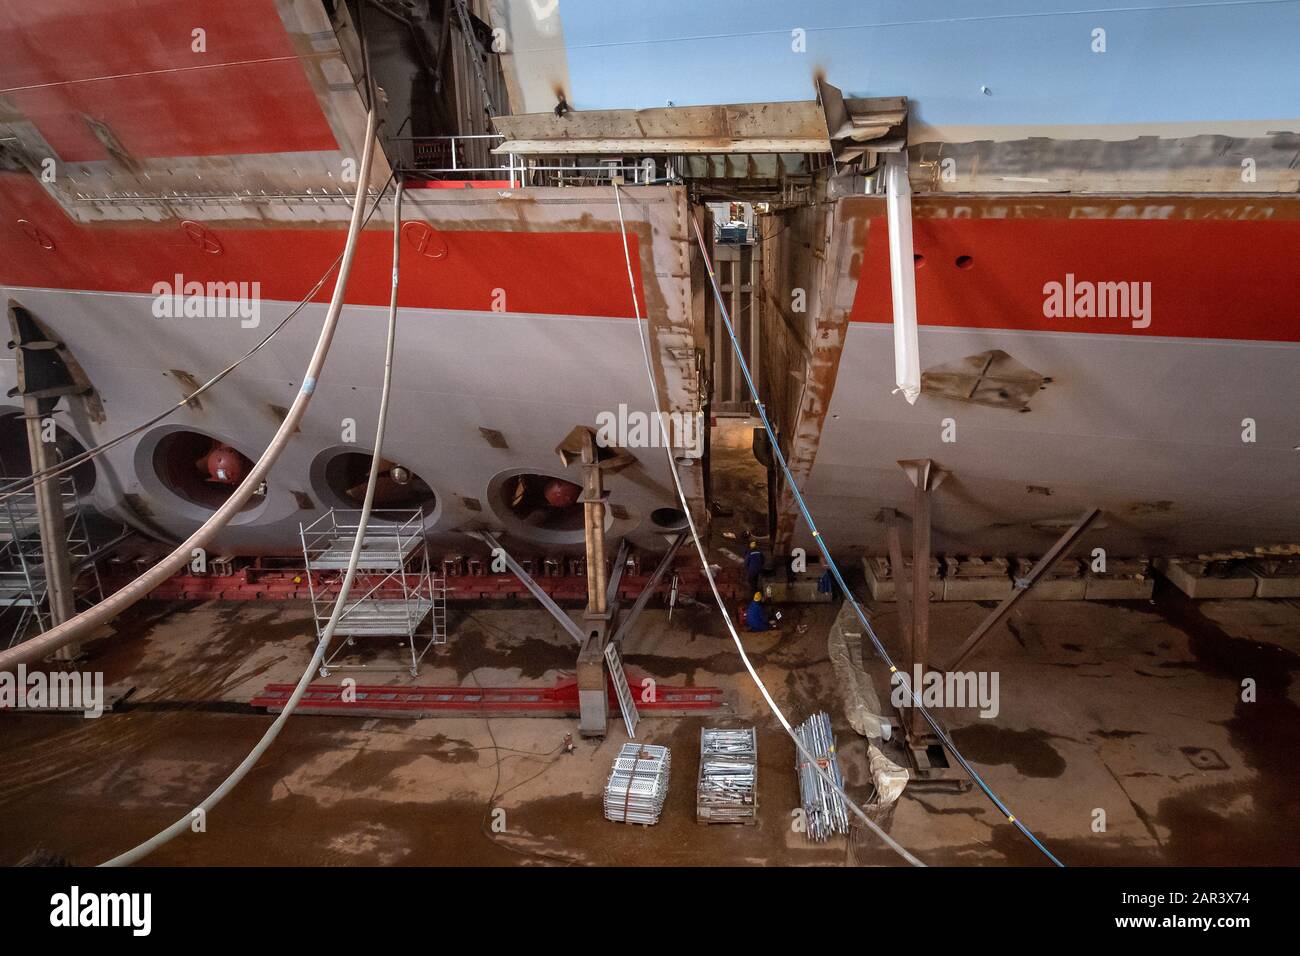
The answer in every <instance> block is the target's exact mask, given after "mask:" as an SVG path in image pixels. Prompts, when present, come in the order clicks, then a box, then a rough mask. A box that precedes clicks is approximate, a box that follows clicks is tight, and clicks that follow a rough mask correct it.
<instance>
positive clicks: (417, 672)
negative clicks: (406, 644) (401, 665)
mask: <svg viewBox="0 0 1300 956" xmlns="http://www.w3.org/2000/svg"><path fill="white" fill-rule="evenodd" d="M411 676H412V677H419V676H420V668H418V667H412V668H411Z"/></svg>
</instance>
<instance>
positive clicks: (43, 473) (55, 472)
mask: <svg viewBox="0 0 1300 956" xmlns="http://www.w3.org/2000/svg"><path fill="white" fill-rule="evenodd" d="M395 177H396V173H390V174H389V176H388V181H387V182H385V183H384V185H383V186H382V187H381V188H380V190H379V193H378V194H377V195H376V196H375V201H374V204H373V205H372V206H371V207H370V211H369V212H368V213H366V218H365V219H364V220H363V221H362V223H361V225H362V228H365V226H366V224H367V223H369V222H370V218H371V217H372V216H373V215H374V214H375V212H376V211H377V210H378V209H379V203H380V201H381V200H382V199H383V198H384V193H385V192H386V191H387V190H388V187H389V186H390V185H392V182H393V179H394V178H395ZM342 261H343V253H341V252H340V253H339V254H338V257H337V258H335V260H334V262H333V263H332V264H331V265H330V267H329V268H328V269H327V270H326V271H325V274H324V275H322V276H321V277H320V280H319V281H318V282H317V283H316V285H314V286H313V287H312V289H311V291H310V292H308V293H307V295H306V296H305V297H304V298H303V299H302V301H301V302H299V303H298V304H297V305H296V306H294V307H293V310H292V311H291V312H290V313H289V314H288V315H286V316H285V317H284V318H283V319H281V320H280V322H279V323H278V324H277V325H276V326H275V328H273V329H272V330H271V331H270V332H268V333H267V334H266V336H265V337H264V338H263V339H262V340H261V341H260V342H258V343H257V344H256V345H254V346H253V347H252V348H251V349H249V350H248V351H247V352H245V353H244V354H243V355H242V356H240V357H239V358H238V359H236V360H235V361H234V362H233V363H231V364H230V365H227V366H226V367H225V368H224V369H222V370H221V371H220V372H218V373H217V374H216V375H214V376H213V377H212V378H210V379H208V380H207V381H206V382H204V383H203V384H202V385H200V386H199V387H198V388H197V389H195V390H194V391H193V392H191V393H190V394H189V395H186V396H185V397H184V398H182V399H181V400H180V401H179V402H177V403H176V404H175V405H173V406H171V407H170V408H168V409H167V410H166V411H164V412H162V413H160V414H158V415H155V416H154V417H153V418H151V419H149V420H148V421H147V422H144V423H142V424H140V425H137V426H135V427H134V428H132V429H131V430H129V431H126V432H123V433H122V434H120V435H118V436H117V437H116V438H110V439H109V440H108V441H106V442H102V443H100V444H98V445H96V446H94V447H93V448H89V449H87V450H86V451H83V452H81V453H79V454H76V455H73V456H72V457H71V458H69V459H67V460H66V461H62V462H60V463H59V464H57V465H51V466H50V467H49V468H43V469H41V470H40V471H38V472H34V473H33V474H31V475H28V476H27V477H26V478H22V479H19V480H18V481H15V482H11V483H10V484H8V485H5V486H4V487H3V488H0V503H3V502H5V501H7V500H9V499H10V498H12V497H13V496H14V495H16V494H18V493H20V492H23V491H26V490H27V489H29V488H33V487H35V486H36V485H38V484H40V483H42V482H45V481H48V480H49V479H51V478H56V477H58V476H59V475H62V474H65V473H67V472H69V471H72V470H73V469H75V468H77V467H79V466H81V465H83V464H85V463H86V462H88V461H91V460H92V459H94V458H97V457H99V455H101V454H103V453H104V452H106V451H108V450H109V449H110V448H113V447H114V446H116V445H119V444H121V443H122V442H124V441H126V440H127V439H128V438H131V437H133V436H135V435H138V434H140V433H141V432H143V431H145V430H147V429H149V428H152V427H153V426H154V425H157V424H158V423H159V422H161V421H163V420H164V419H165V418H168V417H170V416H171V415H173V414H174V413H176V412H178V411H180V410H181V409H182V408H185V407H187V406H188V405H189V404H190V402H192V401H194V399H196V398H198V397H199V396H200V395H202V394H204V393H205V392H207V391H208V390H209V389H210V388H212V387H213V386H214V385H216V384H217V383H218V382H220V381H221V380H222V379H224V378H225V377H226V376H227V375H229V374H230V373H231V372H233V371H234V370H235V369H236V368H238V367H239V366H240V365H242V364H243V363H244V362H245V361H246V360H248V359H249V358H251V357H252V356H253V355H254V354H256V353H257V352H259V351H261V350H262V348H263V347H264V346H265V345H266V343H268V342H270V341H271V339H272V338H274V337H275V335H276V333H277V332H279V331H280V330H281V329H282V328H284V327H285V326H286V325H288V324H289V320H290V319H292V318H293V317H294V316H296V315H297V314H298V313H299V312H301V311H302V310H303V309H304V308H306V307H307V305H308V304H309V303H310V302H311V300H312V297H313V296H315V295H316V293H317V292H318V291H320V289H321V287H322V286H323V285H325V280H327V279H328V278H329V277H330V275H331V274H332V273H333V272H334V270H335V269H336V268H338V264H339V263H340V262H342Z"/></svg>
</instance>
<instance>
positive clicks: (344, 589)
mask: <svg viewBox="0 0 1300 956" xmlns="http://www.w3.org/2000/svg"><path fill="white" fill-rule="evenodd" d="M396 207H397V208H396V210H395V211H394V213H393V290H392V295H391V297H390V299H389V304H388V340H387V342H386V344H385V349H384V384H383V389H382V391H381V393H380V398H379V424H378V425H377V426H376V428H375V450H374V453H373V454H372V455H371V458H370V478H369V480H368V482H367V484H366V497H365V501H364V502H363V503H362V505H361V518H360V520H359V521H358V522H357V537H356V540H355V541H353V542H352V553H351V554H350V555H349V556H348V569H347V573H346V574H344V575H343V584H342V586H341V587H340V588H339V596H338V598H337V600H335V602H334V610H333V611H332V612H331V613H330V618H329V621H328V622H327V623H326V624H325V630H324V631H323V632H322V633H321V636H320V640H319V641H318V642H317V644H316V653H315V654H313V655H312V658H311V660H310V661H309V662H308V664H307V669H306V670H304V671H303V672H302V677H301V678H299V680H298V686H296V687H295V688H294V689H293V693H292V694H291V695H290V696H289V700H288V701H287V702H286V703H285V705H284V710H282V711H280V713H279V714H278V715H277V716H276V718H275V721H274V722H273V723H272V724H271V726H270V727H268V728H267V731H266V733H265V734H263V735H262V739H261V740H259V741H258V742H257V745H256V746H255V747H254V748H253V749H252V750H251V751H249V754H248V756H247V757H245V758H244V759H243V761H242V762H240V764H239V766H238V767H236V768H235V769H234V770H233V771H231V773H230V776H228V777H226V779H225V780H223V781H221V784H220V786H218V787H217V789H216V790H213V791H212V793H211V794H209V795H208V797H207V799H205V800H204V801H203V802H202V803H200V804H199V805H198V807H196V808H195V809H194V810H191V811H190V812H189V813H188V814H186V815H185V816H183V817H181V818H180V819H179V820H177V821H176V822H175V823H173V824H172V825H171V826H169V827H168V828H167V829H165V830H163V831H162V832H161V833H159V834H157V835H155V836H153V837H150V838H149V839H148V840H145V841H144V842H143V843H141V844H140V845H139V846H137V847H135V848H133V849H130V850H127V851H126V852H125V853H122V854H119V855H118V856H115V857H113V858H112V859H111V860H108V861H106V862H104V863H102V864H100V865H101V866H128V865H130V864H132V863H135V862H137V861H138V860H142V859H144V858H145V857H146V856H148V855H149V854H150V853H152V852H153V851H154V850H156V849H158V848H159V847H160V846H162V845H163V844H165V843H167V842H169V841H170V840H172V839H173V838H174V837H176V836H179V835H180V834H182V833H184V832H185V831H186V830H187V829H190V828H191V827H192V826H193V825H194V822H195V820H196V819H203V820H204V822H205V825H206V817H207V814H208V812H209V811H210V810H211V809H212V808H213V807H215V806H216V805H217V804H218V803H220V802H221V801H222V800H223V799H224V798H225V796H226V794H228V793H230V791H231V790H233V789H235V787H236V786H237V785H238V784H239V782H240V781H241V780H243V779H244V777H245V776H247V774H248V771H250V770H252V769H253V767H254V765H255V764H256V763H257V762H258V760H260V759H261V758H262V755H263V754H264V753H266V751H267V750H268V749H269V748H270V746H271V744H272V743H274V742H275V738H276V737H278V736H279V735H280V731H281V729H282V728H283V727H284V724H285V722H286V721H287V720H288V719H289V715H290V714H292V713H293V712H294V710H295V709H296V708H297V706H298V702H299V701H300V700H302V696H303V694H305V693H306V692H307V687H308V685H309V684H311V679H312V675H313V674H315V672H316V669H317V668H318V667H320V664H321V661H323V660H324V659H325V654H326V652H327V651H328V650H329V644H330V640H331V639H332V638H333V637H334V631H335V629H336V628H337V627H338V624H339V620H340V619H341V618H342V617H343V610H344V607H345V605H346V604H347V600H348V594H349V593H350V592H351V590H352V582H353V580H354V579H355V578H356V574H357V564H358V563H359V561H360V559H361V547H362V545H363V544H364V543H365V537H366V526H367V525H368V524H369V523H370V511H371V507H372V506H373V505H374V501H375V484H376V482H377V480H378V478H379V470H380V462H381V461H382V459H383V448H384V426H385V424H386V423H387V421H388V397H389V393H390V391H391V390H392V384H393V347H394V343H395V341H396V333H397V278H398V268H397V266H398V258H399V254H398V250H399V241H400V236H401V227H402V181H401V179H398V181H397V199H396Z"/></svg>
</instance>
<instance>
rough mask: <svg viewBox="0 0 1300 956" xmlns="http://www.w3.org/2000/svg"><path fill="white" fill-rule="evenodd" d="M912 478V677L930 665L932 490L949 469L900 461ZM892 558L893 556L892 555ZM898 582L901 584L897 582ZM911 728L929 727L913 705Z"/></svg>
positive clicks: (927, 461)
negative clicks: (945, 470)
mask: <svg viewBox="0 0 1300 956" xmlns="http://www.w3.org/2000/svg"><path fill="white" fill-rule="evenodd" d="M898 464H899V465H900V466H901V467H902V469H903V471H904V472H905V473H906V474H907V477H908V480H909V481H911V482H912V492H913V493H912V502H913V504H912V602H911V603H912V607H911V611H912V627H911V635H912V639H911V641H910V642H909V644H910V648H909V650H910V651H911V653H910V654H909V655H908V656H909V660H908V670H907V673H908V679H909V680H911V675H912V674H914V673H916V665H917V664H920V665H921V670H922V671H923V672H924V671H925V669H926V658H927V657H928V656H929V653H930V492H932V491H934V490H935V489H936V488H938V487H939V485H940V484H942V483H943V479H944V478H945V477H946V475H947V473H946V472H944V471H942V470H941V469H940V468H939V467H938V466H937V465H935V463H934V462H933V461H931V460H930V459H929V458H920V459H916V460H913V461H900V462H899V463H898ZM891 560H892V559H891ZM895 586H897V585H895ZM909 710H910V711H911V716H910V718H909V732H910V735H912V736H920V735H922V734H924V733H925V732H926V731H925V727H926V724H925V718H923V717H922V716H921V713H920V711H918V710H916V708H909Z"/></svg>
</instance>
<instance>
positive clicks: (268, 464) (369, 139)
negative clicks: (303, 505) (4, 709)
mask: <svg viewBox="0 0 1300 956" xmlns="http://www.w3.org/2000/svg"><path fill="white" fill-rule="evenodd" d="M375 122H376V121H375V112H374V110H371V111H370V114H369V116H368V117H367V120H366V143H365V148H364V149H363V151H362V154H361V169H360V173H359V175H358V177H357V193H356V197H355V199H354V200H353V203H352V221H351V223H350V224H349V226H348V238H347V244H346V246H345V247H344V250H343V261H342V263H340V265H339V274H338V277H337V278H336V279H335V281H334V294H333V295H332V296H331V297H330V304H329V309H328V311H327V312H326V313H325V324H324V326H323V327H322V328H321V332H320V337H319V338H318V339H317V340H316V349H315V351H314V352H313V353H312V357H311V361H310V362H308V364H307V370H306V372H305V374H304V376H303V380H302V386H301V388H299V390H298V394H297V395H296V396H295V397H294V400H293V404H292V405H291V406H290V407H289V411H288V413H287V414H286V415H285V416H284V420H283V421H282V422H281V423H280V428H279V429H278V430H277V431H276V433H275V437H273V438H272V439H271V442H270V444H268V445H267V447H266V450H265V451H264V452H262V457H261V458H259V459H258V460H257V463H256V464H255V465H254V466H253V467H252V468H251V469H250V470H249V472H248V477H246V478H245V479H244V481H243V483H242V484H241V485H240V486H239V487H238V488H236V489H235V491H234V493H233V494H232V495H231V496H230V497H229V498H227V499H226V501H225V502H224V503H223V504H222V506H221V507H220V508H218V509H217V511H216V512H215V513H214V514H213V515H212V517H210V518H209V519H208V520H207V521H205V522H204V523H203V524H202V525H201V526H200V527H199V529H198V530H197V531H195V532H194V533H193V534H192V535H190V536H189V537H188V538H187V539H185V541H184V542H183V543H181V544H180V545H179V546H178V547H177V548H176V550H174V551H173V552H172V553H171V554H169V555H167V557H165V558H163V559H162V560H161V561H159V562H158V563H157V564H155V565H154V566H153V567H152V568H150V569H149V570H148V571H146V572H145V573H144V574H142V575H140V577H138V578H136V579H135V580H134V581H132V582H131V583H130V584H128V585H127V586H126V587H124V588H122V589H121V590H120V591H117V592H116V593H114V594H112V595H110V596H109V597H107V598H105V599H104V600H103V601H101V602H99V603H98V604H96V605H95V606H94V607H92V608H89V609H88V610H85V611H82V612H81V613H80V614H78V615H76V616H75V617H73V618H71V619H70V620H67V621H64V622H63V623H62V624H58V625H56V626H55V627H53V628H51V629H50V630H48V631H46V632H45V633H44V634H41V635H38V636H37V637H34V638H32V639H31V640H28V641H24V642H23V643H21V644H18V645H15V646H14V647H11V648H9V649H8V650H6V651H0V671H2V670H10V669H12V668H15V667H17V666H18V665H19V664H27V663H33V662H35V661H39V660H41V659H43V658H44V657H45V656H46V655H48V654H51V653H53V652H54V651H56V650H58V649H59V648H60V647H63V646H64V645H67V644H71V643H72V642H74V641H76V640H78V639H80V638H82V637H84V636H86V635H88V634H89V633H91V632H92V631H93V630H94V629H95V628H97V627H99V626H100V625H101V624H105V623H107V622H108V621H111V620H113V618H115V617H117V616H118V615H119V614H121V613H122V612H123V611H125V610H126V609H127V608H129V607H131V606H132V605H133V604H135V603H136V602H137V601H140V600H142V599H143V598H144V597H146V596H147V595H148V594H149V592H150V591H152V590H153V589H154V588H156V587H158V585H160V584H162V583H163V582H164V581H166V580H167V579H168V578H170V577H171V576H172V575H173V574H175V573H176V572H177V571H179V570H180V569H181V568H183V567H185V565H187V564H189V562H190V561H191V560H192V558H193V553H194V550H195V549H196V548H203V547H204V546H206V545H207V544H208V542H210V541H211V540H212V537H213V535H215V534H216V533H217V532H218V531H220V530H221V529H222V528H224V527H225V526H226V525H227V524H229V523H230V521H231V519H232V518H234V517H235V516H236V515H237V514H239V512H240V511H241V510H243V507H244V505H245V504H247V502H248V499H249V498H251V497H252V496H253V493H254V492H255V491H257V489H258V487H259V486H260V485H261V484H262V482H263V480H265V478H266V476H267V474H268V473H269V472H270V470H271V468H272V467H273V466H274V465H275V463H276V461H277V460H278V459H279V457H280V454H281V453H282V452H283V451H284V449H285V447H286V446H287V445H288V444H289V442H290V441H291V440H292V439H293V436H294V434H295V433H296V432H297V431H298V426H299V424H300V423H301V422H302V418H303V416H304V415H305V414H306V412H307V406H308V405H309V404H310V403H311V398H312V394H313V393H314V392H315V391H316V385H317V383H318V382H319V381H320V374H321V370H322V369H323V368H324V366H325V359H326V357H327V356H328V355H329V350H330V344H331V343H332V342H333V340H334V332H335V330H336V329H337V327H338V322H339V316H340V315H341V314H342V312H343V297H344V293H345V292H346V290H347V284H348V276H349V274H350V273H351V271H352V260H353V258H354V256H355V254H356V247H357V239H358V237H359V236H360V234H361V222H362V218H363V216H364V212H365V206H366V203H365V197H366V187H367V185H368V184H369V182H370V166H371V161H372V160H373V158H374V146H375Z"/></svg>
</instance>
